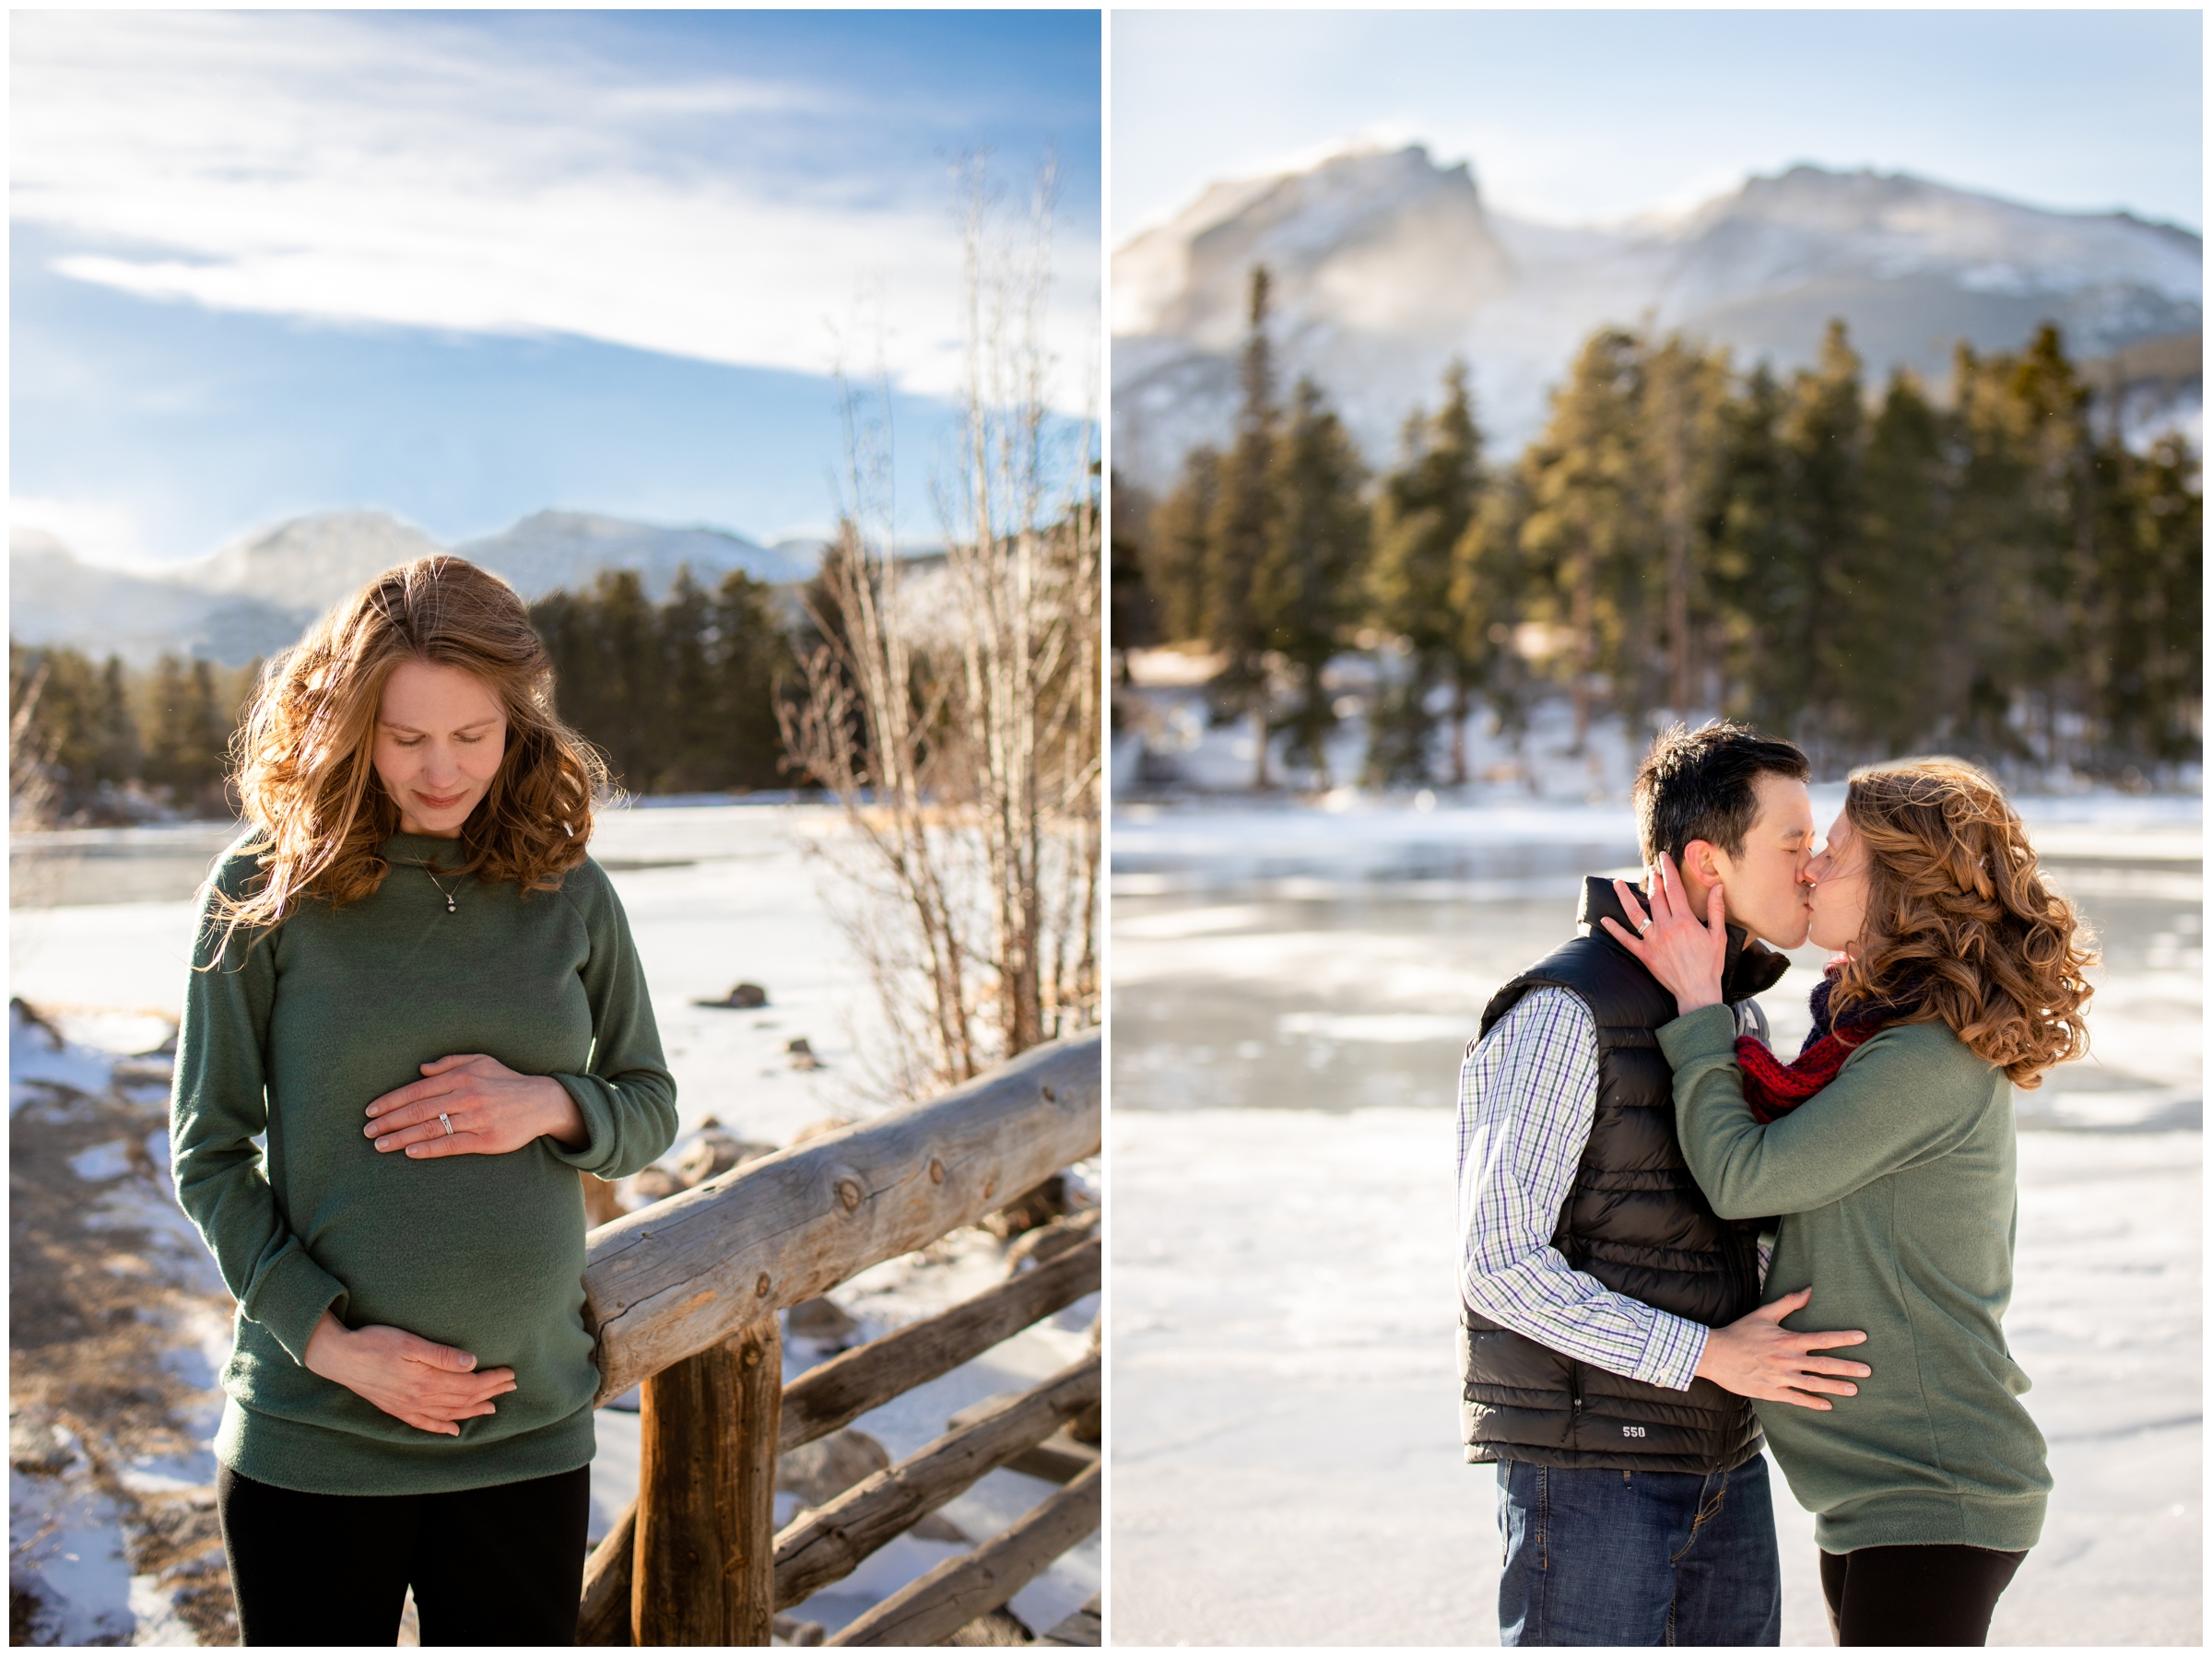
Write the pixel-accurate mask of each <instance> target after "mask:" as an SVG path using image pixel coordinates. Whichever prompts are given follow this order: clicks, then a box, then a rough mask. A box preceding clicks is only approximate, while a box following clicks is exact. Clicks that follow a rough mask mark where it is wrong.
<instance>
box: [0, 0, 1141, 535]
mask: <svg viewBox="0 0 2212 1656" xmlns="http://www.w3.org/2000/svg"><path fill="white" fill-rule="evenodd" d="M12 59H13V62H12V65H11V68H12V71H13V74H12V88H11V117H10V118H11V128H12V130H11V141H12V170H13V177H12V179H11V203H10V211H11V219H12V221H13V222H12V230H13V237H12V248H11V265H10V273H11V282H12V314H11V318H10V337H11V346H12V352H11V367H10V386H9V393H10V407H11V426H12V435H11V453H10V462H11V486H10V494H11V513H10V515H11V521H12V522H13V523H16V524H18V525H25V526H32V527H39V528H43V529H46V530H48V531H50V532H52V533H54V534H59V535H60V536H61V538H62V539H63V540H64V541H65V543H66V544H68V545H70V546H72V547H73V549H75V550H76V551H77V552H78V554H79V555H80V556H82V557H85V558H88V559H91V560H94V561H100V562H108V563H115V564H124V565H135V566H155V565H160V564H164V563H171V562H175V561H178V560H182V559H185V558H195V557H200V556H204V555H206V553H208V552H210V551H212V550H214V549H215V548H216V546H218V545H220V544H221V543H222V542H223V541H225V540H227V539H229V538H230V537H231V536H234V535H236V534H241V533H243V532H246V531H248V530H250V529H253V528H255V527H258V526H261V525H265V524H267V523H274V522H276V521H278V520H280V519H282V518H284V517H287V516H289V515H292V514H293V513H296V512H300V511H313V510H320V509H328V508H339V507H381V508H383V509H385V510H388V511H394V512H396V513H398V514H399V515H400V516H402V517H405V518H406V519H408V520H409V521H411V522H414V523H419V524H420V525H421V526H422V527H424V528H425V529H427V530H429V532H430V533H431V534H434V535H437V536H439V537H441V539H446V540H448V541H451V540H457V539H462V538H465V537H466V536H468V535H471V534H482V533H486V532H488V531H491V530H496V529H499V528H501V527H504V526H505V525H506V524H507V523H512V521H513V520H514V519H515V518H517V517H519V516H521V515H523V514H524V513H525V512H528V511H535V510H538V509H540V508H543V507H560V508H567V509H572V510H590V511H609V512H614V513H617V514H618V515H624V516H632V517H638V518H641V519H644V520H647V521H651V522H660V523H697V522H707V523H716V524H719V525H722V526H725V527H729V528H733V529H736V530H738V531H740V532H742V533H745V534H751V535H754V536H756V537H759V538H764V539H773V538H776V537H778V536H780V535H782V534H789V533H805V532H809V531H815V530H819V529H821V528H823V527H825V526H826V525H827V524H828V523H829V522H830V520H831V518H832V516H833V513H834V511H835V498H836V497H835V493H834V489H833V486H832V483H831V481H830V479H831V477H832V476H833V474H834V473H835V471H836V470H837V468H838V465H839V461H840V455H841V438H840V429H839V424H838V417H837V408H836V399H835V389H834V382H833V381H832V380H831V379H830V377H829V376H830V373H831V372H832V371H833V370H834V369H835V368H836V367H837V366H838V365H839V364H840V363H842V364H843V365H844V366H845V367H846V368H847V369H848V370H853V371H855V372H858V373H860V374H863V375H865V374H867V373H869V372H870V371H871V370H873V369H874V368H875V367H876V366H877V365H878V364H880V365H881V366H882V367H883V368H884V369H885V370H887V371H888V376H889V379H890V380H891V382H893V384H894V385H895V386H896V388H897V395H896V398H895V405H896V408H897V413H898V419H899V447H900V501H901V506H902V516H903V518H904V524H903V527H904V529H905V531H906V533H907V534H910V535H913V536H917V537H921V538H933V537H934V536H935V533H936V527H937V526H936V523H935V518H934V514H933V513H932V511H931V510H930V507H929V499H930V490H929V487H928V484H929V480H930V476H931V472H932V469H933V464H934V463H935V460H936V459H937V457H938V455H939V453H940V452H941V450H942V446H943V438H944V431H943V425H944V419H945V417H946V413H947V400H946V399H947V397H948V396H949V395H950V394H951V393H953V392H954V391H955V389H956V388H957V384H958V380H959V292H960V249H959V237H958V232H957V229H956V228H955V225H954V222H953V219H952V217H951V205H952V190H951V185H950V182H949V178H948V169H949V168H950V166H951V164H952V163H953V162H954V161H955V159H957V158H959V156H961V155H962V154H964V153H968V152H971V151H975V150H979V149H982V150H987V151H988V152H989V157H990V160H989V165H990V168H991V170H992V172H993V175H994V178H995V179H996V180H997V182H999V184H1000V185H1001V187H1002V189H1003V192H1004V195H1005V200H1006V210H1007V211H1008V213H1009V214H1013V213H1016V212H1018V209H1019V206H1020V205H1021V202H1022V201H1023V200H1024V199H1025V198H1026V196H1027V195H1028V194H1029V193H1030V188H1031V186H1032V184H1033V182H1034V180H1035V177H1036V172H1037V169H1038V167H1039V165H1040V163H1041V160H1042V159H1043V158H1044V156H1045V155H1046V154H1047V153H1048V151H1049V152H1051V153H1053V154H1055V155H1056V159H1057V169H1058V170H1057V185H1056V189H1057V205H1056V209H1055V223H1056V234H1055V238H1054V242H1053V271H1054V284H1053V291H1052V295H1051V299H1050V300H1049V303H1048V306H1047V311H1046V314H1045V319H1044V330H1045V338H1046V341H1047V344H1048V346H1049V347H1050V348H1051V349H1052V351H1053V354H1054V356H1055V358H1056V361H1057V368H1056V371H1055V378H1054V382H1053V387H1052V395H1053V403H1054V405H1055V406H1058V407H1061V408H1063V409H1068V410H1077V409H1079V408H1081V407H1083V406H1084V405H1085V404H1086V399H1087V398H1088V396H1090V395H1092V394H1093V393H1094V387H1093V384H1092V381H1093V377H1094V372H1095V370H1093V368H1092V363H1093V362H1094V360H1095V354H1096V350H1097V327H1096V320H1095V319H1096V315H1097V307H1098V303H1099V299H1100V294H1099V281H1098V267H1099V236H1100V153H1099V125H1100V100H1099V69H1100V63H1099V20H1098V18H1097V16H1096V14H1092V13H1081V12H965V13H960V12H945V13H931V12H890V13H864V12H816V13H800V12H599V13H594V12H559V13H528V12H519V13H518V12H501V13H465V12H443V13H427V12H371V13H343V12H321V13H317V12H229V13H224V12H137V13H115V12H109V13H84V12H74V13H65V12H45V13H22V12H18V13H17V14H16V15H15V17H14V18H13V19H12Z"/></svg>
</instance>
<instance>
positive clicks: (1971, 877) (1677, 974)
mask: <svg viewBox="0 0 2212 1656" xmlns="http://www.w3.org/2000/svg"><path fill="white" fill-rule="evenodd" d="M1657 872H1658V875H1659V878H1658V880H1657V881H1656V882H1655V888H1654V891H1653V898H1652V911H1651V916H1650V918H1649V919H1648V920H1646V919H1645V918H1644V913H1643V910H1642V908H1641V905H1639V904H1638V903H1637V901H1636V897H1635V894H1634V893H1633V892H1631V891H1630V890H1629V889H1628V888H1627V887H1624V886H1617V887H1616V890H1617V891H1618V892H1619V893H1620V894H1621V896H1622V906H1623V908H1624V909H1625V910H1626V911H1627V913H1628V914H1629V916H1630V920H1631V921H1632V922H1637V923H1638V925H1639V928H1640V930H1641V937H1640V938H1639V937H1635V936H1630V935H1629V934H1627V933H1626V932H1624V931H1623V930H1621V928H1619V927H1618V925H1616V924H1615V923H1614V922H1610V921H1608V922H1606V925H1607V927H1608V929H1609V930H1611V931H1612V933H1613V934H1614V935H1615V936H1616V937H1618V939H1619V941H1620V942H1621V943H1622V944H1623V945H1624V946H1626V947H1627V948H1629V949H1630V951H1631V952H1632V953H1634V954H1635V955H1636V956H1637V957H1639V958H1640V959H1641V960H1642V961H1643V962H1644V963H1645V965H1647V966H1648V967H1649V968H1650V969H1651V970H1652V973H1653V976H1655V977H1656V978H1658V979H1659V981H1661V982H1662V983H1664V984H1665V986H1666V987H1667V988H1668V989H1669V990H1671V991H1672V992H1674V994H1675V997H1676V1004H1677V1007H1678V1009H1679V1011H1680V1013H1681V1015H1682V1016H1679V1017H1677V1019H1676V1020H1675V1021H1674V1022H1673V1023H1670V1024H1666V1025H1664V1026H1662V1028H1660V1030H1659V1042H1660V1045H1661V1047H1662V1048H1663V1049H1664V1051H1665V1053H1666V1056H1667V1059H1668V1062H1669V1063H1672V1064H1673V1066H1674V1072H1675V1107H1676V1111H1677V1119H1678V1121H1679V1122H1680V1126H1681V1133H1682V1149H1683V1154H1684V1156H1685V1157H1686V1158H1687V1159H1688V1163H1689V1168H1690V1171H1691V1172H1692V1173H1693V1174H1695V1175H1696V1177H1697V1180H1698V1183H1699V1184H1700V1186H1701V1187H1702V1188H1703V1190H1704V1192H1705V1193H1706V1195H1707V1196H1708V1197H1709V1198H1710V1199H1711V1200H1712V1207H1713V1211H1714V1212H1715V1213H1717V1214H1719V1215H1720V1216H1722V1217H1724V1218H1750V1217H1754V1216H1760V1215H1769V1214H1782V1215H1783V1216H1784V1217H1783V1220H1782V1223H1781V1229H1780V1234H1779V1236H1778V1238H1777V1240H1776V1244H1775V1249H1774V1258H1773V1264H1772V1267H1771V1270H1770V1271H1769V1273H1768V1275H1767V1280H1766V1285H1765V1288H1764V1298H1766V1300H1767V1302H1768V1303H1770V1304H1771V1303H1772V1302H1773V1301H1775V1300H1777V1299H1780V1298H1783V1297H1785V1296H1787V1295H1790V1294H1794V1293H1795V1292H1797V1291H1798V1290H1800V1289H1804V1288H1808V1287H1809V1288H1810V1289H1811V1290H1812V1294H1813V1298H1812V1302H1811V1304H1810V1306H1809V1307H1807V1308H1806V1309H1805V1310H1800V1311H1797V1312H1793V1313H1792V1314H1791V1316H1790V1317H1788V1318H1785V1319H1784V1320H1783V1326H1784V1327H1788V1326H1790V1325H1791V1324H1792V1323H1793V1322H1794V1321H1802V1322H1803V1323H1804V1325H1805V1326H1806V1327H1808V1328H1809V1327H1815V1326H1818V1327H1821V1328H1835V1327H1850V1328H1862V1329H1865V1331H1866V1341H1865V1345H1864V1346H1862V1347H1860V1348H1859V1349H1858V1350H1856V1351H1854V1352H1853V1354H1852V1355H1853V1356H1854V1357H1864V1358H1865V1361H1866V1362H1867V1363H1868V1364H1870V1365H1871V1366H1872V1368H1873V1370H1874V1374H1873V1378H1872V1379H1870V1380H1861V1381H1859V1382H1858V1384H1857V1386H1856V1389H1855V1394H1848V1395H1842V1396H1836V1397H1832V1398H1820V1399H1814V1400H1811V1401H1810V1403H1809V1406H1807V1407H1804V1408H1794V1407H1790V1406H1787V1405H1779V1404H1774V1403H1758V1404H1756V1407H1757V1408H1758V1411H1759V1425H1760V1426H1761V1427H1764V1428H1765V1430H1766V1434H1767V1440H1768V1442H1769V1443H1770V1444H1771V1446H1772V1448H1773V1450H1774V1458H1775V1460H1776V1461H1777V1462H1780V1463H1781V1466H1782V1470H1783V1473H1784V1474H1786V1475H1787V1476H1788V1478H1789V1481H1790V1488H1791V1491H1792V1493H1794V1495H1795V1496H1796V1497H1797V1499H1798V1502H1799V1504H1800V1505H1802V1506H1804V1507H1806V1509H1809V1510H1810V1511H1812V1512H1813V1513H1814V1514H1815V1515H1816V1518H1815V1523H1814V1531H1813V1533H1814V1537H1815V1539H1816V1540H1817V1541H1818V1544H1819V1547H1820V1584H1821V1587H1822V1589H1823V1591H1824V1593H1825V1596H1826V1598H1827V1600H1828V1610H1829V1618H1830V1624H1831V1626H1832V1628H1833V1630H1834V1633H1835V1638H1836V1642H1837V1643H1838V1644H1845V1645H1862V1644H1865V1645H1894V1644H1928V1645H1978V1644H1982V1643H1983V1642H1985V1641H1986V1639H1987V1637H1988V1632H1989V1618H1990V1614H1991V1612H1992V1611H1993V1610H1994V1607H1995V1605H1996V1602H1997V1597H1998V1595H1999V1594H2000V1593H2002V1592H2003V1591H2005V1589H2006V1586H2007V1585H2008V1584H2009V1583H2010V1581H2011V1580H2012V1577H2013V1574H2014V1572H2015V1571H2016V1570H2017V1569H2018V1568H2019V1565H2020V1561H2021V1560H2022V1559H2023V1558H2024V1557H2026V1556H2027V1554H2028V1551H2029V1549H2030V1547H2032V1546H2034V1545H2035V1543H2036V1540H2037V1538H2038V1536H2039V1535H2040V1534H2041V1530H2042V1522H2043V1503H2044V1500H2045V1497H2047V1496H2048V1494H2049V1492H2050V1489H2051V1474H2050V1473H2049V1471H2048V1470H2046V1468H2045V1466H2044V1463H2043V1439H2042V1435H2041V1433H2040V1432H2038V1431H2037V1430H2036V1427H2035V1422H2034V1421H2033V1420H2031V1419H2030V1417H2029V1415H2028V1411H2027V1409H2026V1408H2025V1407H2023V1406H2022V1404H2021V1403H2020V1401H2019V1394H2020V1393H2021V1392H2025V1391H2027V1390H2028V1377H2027V1376H2026V1375H2025V1374H2023V1373H2022V1372H2021V1371H2020V1369H2019V1368H2018V1365H2017V1364H2015V1363H2014V1362H2013V1360H2012V1357H2011V1354H2010V1353H2009V1352H2008V1351H2007V1350H2006V1345H2005V1333H2004V1330H2003V1328H2002V1326H2001V1325H2000V1319H2001V1318H2002V1317H2003V1315H2004V1312H2005V1307H2006V1303H2007V1301H2008V1300H2009V1299H2010V1298H2011V1295H2012V1248H2013V1235H2014V1226H2015V1218H2016V1215H2017V1211H2018V1192H2017V1191H2016V1189H2015V1186H2014V1143H2013V1124H2012V1088H2013V1087H2014V1086H2022V1087H2032V1086H2037V1085H2038V1084H2039V1083H2040V1080H2041V1072H2042V1071H2044V1070H2045V1069H2048V1068H2049V1067H2050V1066H2051V1065H2053V1064H2054V1063H2061V1062H2063V1061H2065V1060H2066V1059H2069V1058H2076V1057H2078V1056H2080V1055H2081V1053H2082V1052H2083V1051H2086V1050H2087V1046H2088V1034H2087V1030H2086V1028H2085V1027H2084V1025H2083V1021H2082V1008H2083V1006H2084V1004H2086V1003H2087V1002H2088V997H2089V986H2088V983H2087V981H2085V979H2084V973H2085V971H2086V969H2088V967H2089V966H2091V965H2093V964H2094V963H2095V959H2096V957H2095V954H2094V952H2093V951H2092V949H2091V947H2090V945H2089V941H2088V936H2087V934H2086V933H2085V932H2084V931H2083V929H2082V926H2081V922H2080V920H2079V918H2078V917H2077V915H2076V913H2075V911H2074V909H2073V907H2072V905H2071V904H2069V903H2068V902H2067V900H2066V899H2065V898H2064V897H2062V896H2059V895H2058V894H2057V893H2055V892H2053V890H2052V889H2051V888H2050V887H2048V886H2047V885H2045V884H2044V881H2043V878H2042V875H2041V872H2040V871H2039V870H2038V868H2037V866H2036V859H2035V852H2034V850H2033V849H2032V848H2031V847H2030V844H2029V842H2028V835H2027V832H2026V830H2025V829H2024V828H2022V827H2021V824H2020V819H2019V817H2018V815H2016V814H2015V813H2014V811H2013V809H2012V807H2011V805H2009V804H2007V803H2006V799H2005V796H2004V795H2003V793H2000V792H1999V791H1998V790H1997V788H1996V786H1995V785H1994V783H1992V782H1991V781H1989V780H1988V779H1987V778H1986V777H1984V776H1983V775H1982V774H1981V773H1980V772H1979V771H1976V770H1974V769H1971V767H1969V766H1966V765H1963V764H1960V763H1959V762H1957V761H1955V760H1950V759H1921V760H1913V761H1910V762H1906V763H1902V764H1898V765H1889V766H1879V767H1873V768H1869V769H1863V770H1859V771H1856V772H1854V773H1853V776H1852V779H1851V785H1850V790H1849V793H1848V794H1847V795H1846V797H1845V800H1844V804H1843V809H1842V811H1841V814H1839V815H1838V816H1837V817H1836V820H1835V824H1834V826H1833V827H1831V828H1830V829H1829V837H1828V845H1827V849H1826V850H1825V851H1823V852H1822V853H1821V854H1820V855H1819V856H1817V857H1815V858H1814V859H1813V861H1812V863H1811V865H1810V867H1809V869H1808V870H1807V875H1808V877H1809V878H1810V879H1811V880H1812V882H1813V899H1812V914H1813V919H1812V941H1813V942H1815V943H1817V944H1818V945H1821V946H1822V947H1824V948H1830V949H1837V950H1840V951H1841V955H1840V957H1838V958H1837V959H1836V960H1834V961H1831V962H1830V966H1829V969H1828V972H1827V975H1826V976H1825V977H1824V979H1823V980H1822V981H1821V983H1820V986H1819V987H1818V989H1816V990H1815V991H1814V992H1813V1016H1814V1024H1813V1031H1812V1035H1811V1036H1810V1037H1809V1038H1808V1039H1807V1041H1806V1048H1805V1051H1803V1052H1802V1053H1801V1054H1800V1055H1799V1056H1798V1058H1797V1059H1796V1060H1795V1062H1794V1063H1791V1064H1788V1065H1783V1064H1782V1063H1779V1062H1778V1061H1777V1060H1776V1059H1775V1058H1774V1056H1773V1055H1772V1054H1771V1053H1770V1052H1769V1051H1767V1050H1766V1049H1765V1048H1764V1047H1763V1046H1761V1045H1759V1043H1758V1042H1757V1041H1756V1040H1751V1039H1740V1040H1739V1039H1738V1038H1737V1036H1736V1031H1735V1020H1734V1018H1733V1017H1732V1016H1730V1014H1729V1012H1728V1009H1727V1008H1726V1007H1725V1006H1724V1005H1723V1004H1721V988H1720V981H1721V978H1720V965H1721V958H1722V950H1723V949H1724V946H1725V939H1724V937H1723V935H1722V928H1721V925H1720V923H1719V922H1720V909H1719V906H1718V894H1717V893H1716V894H1715V903H1714V907H1713V910H1712V915H1711V917H1710V918H1711V920H1712V924H1711V926H1710V928H1709V927H1708V926H1706V925H1702V924H1700V922H1699V921H1698V918H1697V917H1696V916H1695V915H1694V914H1692V913H1691V912H1689V908H1688V901H1687V899H1686V898H1685V897H1684V894H1683V891H1682V887H1681V883H1680V879H1679V876H1678V875H1677V874H1676V872H1675V870H1674V868H1673V866H1672V864H1671V863H1669V864H1666V865H1665V866H1664V867H1662V868H1661V869H1660V870H1658V871H1657Z"/></svg>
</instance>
